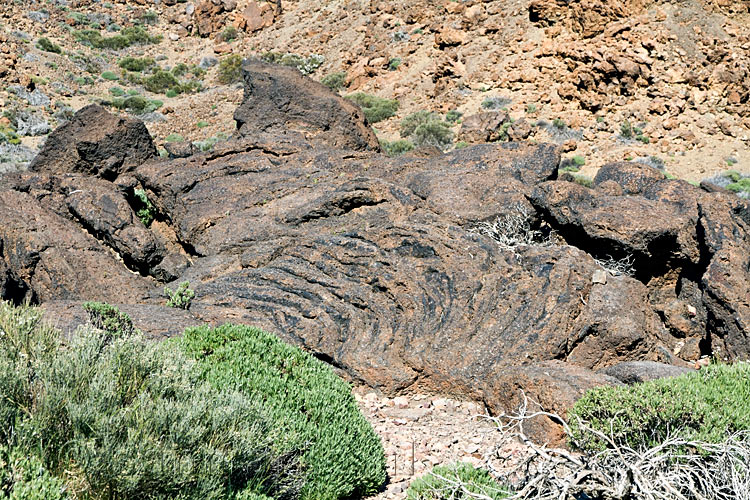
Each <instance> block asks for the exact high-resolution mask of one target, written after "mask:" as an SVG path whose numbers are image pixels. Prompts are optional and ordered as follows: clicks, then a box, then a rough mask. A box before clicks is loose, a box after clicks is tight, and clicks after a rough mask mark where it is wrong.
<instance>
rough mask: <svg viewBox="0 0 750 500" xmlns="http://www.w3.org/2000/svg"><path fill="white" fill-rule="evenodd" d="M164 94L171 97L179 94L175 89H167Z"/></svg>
mask: <svg viewBox="0 0 750 500" xmlns="http://www.w3.org/2000/svg"><path fill="white" fill-rule="evenodd" d="M164 95H165V96H167V97H170V98H171V97H177V96H178V95H179V94H178V93H177V91H176V90H175V89H169V90H167V92H166V93H165V94H164Z"/></svg>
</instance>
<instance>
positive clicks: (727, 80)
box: [0, 0, 750, 184]
mask: <svg viewBox="0 0 750 500" xmlns="http://www.w3.org/2000/svg"><path fill="white" fill-rule="evenodd" d="M0 19H2V22H1V23H0V53H1V54H2V59H0V78H2V80H3V84H4V85H3V89H2V92H0V97H1V98H2V99H3V102H4V106H3V110H4V112H5V118H4V121H3V123H2V124H1V125H0V126H2V130H3V131H4V133H5V135H7V136H8V137H9V138H10V139H11V141H10V142H13V143H16V142H19V141H20V144H10V143H8V142H7V141H6V143H5V144H3V145H2V146H0V148H2V151H3V153H2V159H3V162H4V163H2V164H0V169H2V170H8V169H12V168H17V167H18V166H19V165H20V166H23V165H25V164H26V162H28V161H29V160H30V158H31V157H32V156H33V154H34V152H35V151H36V150H37V149H38V148H39V146H40V144H41V142H42V141H43V137H44V136H45V135H46V134H48V133H49V131H50V130H51V129H52V128H53V127H55V126H56V125H59V124H61V123H63V122H64V121H65V120H66V119H68V118H69V117H70V115H71V113H72V112H74V111H76V110H78V109H80V108H82V107H83V106H85V105H87V104H90V103H102V104H103V105H105V106H107V107H109V108H113V109H122V110H125V111H128V112H130V113H131V114H139V115H140V117H141V119H143V120H144V121H145V122H146V124H147V127H148V129H149V131H150V132H151V134H152V135H153V136H154V137H155V140H156V143H157V146H159V147H161V146H164V145H167V144H174V143H175V142H180V141H195V142H197V143H198V145H197V147H198V148H202V149H209V148H210V147H212V145H213V144H214V143H216V142H217V141H219V140H222V139H224V138H226V137H228V136H230V135H231V134H232V132H233V129H234V122H233V120H232V118H231V114H232V111H233V110H234V108H235V106H236V105H237V104H239V102H240V100H241V94H242V91H241V89H240V88H239V87H237V86H236V85H232V84H224V83H222V81H231V77H230V78H228V79H227V78H221V75H222V74H225V72H222V70H220V63H221V62H222V61H226V64H225V65H224V68H223V69H224V70H231V69H232V68H231V66H232V64H230V63H232V62H233V61H232V60H231V57H232V55H237V56H241V57H246V56H253V55H255V56H265V58H266V59H268V60H275V61H280V62H284V63H287V64H292V65H295V66H297V67H298V68H300V69H302V70H303V71H304V72H305V73H309V74H310V75H311V76H312V77H313V78H314V79H316V80H324V79H326V78H327V80H325V81H327V82H328V83H329V84H331V85H334V86H337V87H338V88H339V92H340V93H342V94H351V93H355V92H364V93H367V94H372V95H376V96H379V97H382V98H387V99H396V100H397V101H398V109H397V110H396V111H395V114H394V115H393V116H387V117H385V119H383V121H380V122H378V123H377V124H376V125H375V127H376V128H377V134H378V137H379V139H381V140H384V141H395V140H397V139H400V135H401V134H400V132H401V121H402V120H403V119H404V118H405V117H407V116H409V115H411V114H412V113H414V112H417V111H433V112H436V113H438V114H440V118H441V119H442V117H444V116H445V117H447V118H448V120H449V121H448V122H447V127H448V128H449V130H450V132H452V135H451V134H448V135H446V136H445V140H444V141H442V142H441V143H440V145H441V147H443V148H445V149H451V148H453V147H463V146H464V145H465V144H467V143H469V144H470V143H474V142H483V141H485V140H504V139H507V138H511V139H523V140H530V141H536V142H553V143H557V144H561V145H562V144H564V149H563V155H564V160H566V163H565V164H564V166H566V167H567V170H570V171H573V172H574V173H575V175H578V176H579V177H581V178H582V179H583V180H584V181H585V180H586V178H588V179H591V178H593V177H594V175H595V174H596V170H597V169H598V168H599V167H600V166H601V165H603V164H606V163H609V162H612V161H623V160H640V161H642V162H645V163H648V164H650V165H652V166H655V167H657V168H659V169H660V170H662V171H665V172H666V173H667V174H669V175H670V176H676V177H678V178H684V179H687V180H690V181H700V180H702V179H704V178H707V177H712V176H715V175H717V174H721V173H722V172H724V171H726V170H729V169H732V170H736V171H739V174H742V172H745V173H747V172H748V167H747V165H748V163H750V156H749V155H748V149H747V139H748V127H749V126H750V115H748V112H749V111H748V109H749V108H748V91H749V89H748V87H747V81H748V65H747V61H748V60H749V59H748V56H749V55H750V54H748V51H749V50H750V38H749V35H750V30H749V24H748V21H749V20H750V14H749V13H748V5H747V2H731V1H727V0H683V1H680V2H662V1H649V0H638V1H631V2H624V1H621V0H615V1H604V0H574V1H567V0H566V1H563V0H503V1H484V2H482V1H479V0H467V1H453V0H446V1H444V2H428V1H425V0H413V1H409V2H398V1H388V2H385V1H383V2H379V1H377V0H369V1H364V0H360V1H356V0H351V1H347V0H336V1H330V2H325V3H323V4H321V3H320V2H314V1H311V0H284V1H283V4H282V12H281V13H278V12H276V7H275V2H272V3H265V2H261V3H257V2H256V1H254V0H253V1H249V0H204V1H197V0H196V1H194V2H183V1H176V0H162V1H158V2H151V1H146V0H129V1H125V2H123V1H119V2H118V1H112V2H100V1H95V2H94V1H88V0H70V1H68V0H55V1H53V2H34V1H18V0H16V1H14V2H10V3H8V4H5V5H3V6H2V7H0ZM118 37H119V38H118ZM110 38H111V39H110ZM128 58H129V59H128ZM134 59H135V61H134ZM282 59H283V61H282ZM144 60H145V62H144ZM234 69H235V73H236V61H234ZM166 72H169V75H168V76H165V73H166ZM230 76H231V75H230ZM220 80H222V81H220ZM482 112H484V113H489V114H485V115H482V116H476V115H478V114H479V113H482ZM472 115H474V116H472ZM13 134H15V135H13ZM16 136H18V137H16ZM735 177H737V176H736V175H735ZM731 181H734V179H730V180H729V181H723V180H721V179H717V182H719V183H723V184H729V183H730V182H731Z"/></svg>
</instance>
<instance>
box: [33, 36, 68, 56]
mask: <svg viewBox="0 0 750 500" xmlns="http://www.w3.org/2000/svg"><path fill="white" fill-rule="evenodd" d="M36 48H37V49H39V50H43V51H45V52H52V53H54V54H62V49H61V48H60V46H59V45H57V44H54V43H52V42H51V41H50V40H49V38H46V37H41V38H40V39H39V40H37V41H36Z"/></svg>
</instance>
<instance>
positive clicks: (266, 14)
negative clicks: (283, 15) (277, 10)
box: [234, 1, 274, 33]
mask: <svg viewBox="0 0 750 500" xmlns="http://www.w3.org/2000/svg"><path fill="white" fill-rule="evenodd" d="M273 20H274V14H273V8H272V7H271V5H270V4H269V3H267V2H263V3H258V2H256V1H252V2H250V3H249V4H248V5H247V7H245V9H244V10H242V12H238V13H237V15H236V17H235V21H234V24H235V26H237V27H238V28H240V29H243V30H245V31H247V32H248V33H253V32H255V31H260V30H262V29H263V28H268V27H269V26H271V25H272V24H273Z"/></svg>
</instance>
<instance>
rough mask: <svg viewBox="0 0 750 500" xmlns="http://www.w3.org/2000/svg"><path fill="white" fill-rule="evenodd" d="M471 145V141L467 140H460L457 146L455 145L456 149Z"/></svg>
mask: <svg viewBox="0 0 750 500" xmlns="http://www.w3.org/2000/svg"><path fill="white" fill-rule="evenodd" d="M468 146H469V143H468V142H466V141H458V142H457V143H456V144H455V146H453V147H454V148H455V149H464V148H466V147H468Z"/></svg>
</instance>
